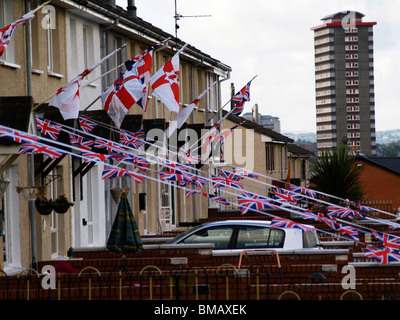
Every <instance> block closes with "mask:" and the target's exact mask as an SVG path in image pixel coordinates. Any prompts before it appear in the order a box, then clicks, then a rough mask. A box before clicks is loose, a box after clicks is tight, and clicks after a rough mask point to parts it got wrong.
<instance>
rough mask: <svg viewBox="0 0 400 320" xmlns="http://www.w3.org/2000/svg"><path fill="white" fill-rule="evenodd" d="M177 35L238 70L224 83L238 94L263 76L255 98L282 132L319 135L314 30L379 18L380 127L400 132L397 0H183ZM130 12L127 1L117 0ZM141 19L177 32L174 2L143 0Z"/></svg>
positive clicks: (376, 37) (226, 92) (376, 41)
mask: <svg viewBox="0 0 400 320" xmlns="http://www.w3.org/2000/svg"><path fill="white" fill-rule="evenodd" d="M176 1H177V12H178V14H180V15H183V16H195V15H210V16H211V17H184V18H181V19H180V21H179V22H178V24H179V26H180V28H179V29H178V37H179V38H180V39H181V40H183V41H185V42H187V43H189V44H191V45H193V46H195V47H196V48H198V49H199V50H201V51H203V52H204V53H207V54H209V55H211V56H212V57H213V58H215V59H217V60H220V61H221V62H223V63H225V64H227V65H229V66H230V67H231V68H232V73H231V78H230V79H229V80H228V81H226V82H225V84H224V86H223V93H222V94H223V103H225V102H226V101H227V100H229V95H230V84H231V83H234V84H235V88H236V91H238V90H239V89H240V88H242V87H243V86H244V85H245V84H246V83H247V82H248V81H249V80H250V79H251V78H253V77H254V76H255V75H257V78H256V79H254V81H253V82H252V85H251V90H250V92H251V93H250V96H251V101H250V102H247V103H246V107H245V111H244V112H247V111H251V108H252V107H253V105H254V104H258V107H259V112H260V113H261V114H263V115H272V116H277V117H279V118H280V121H281V131H282V132H291V131H307V132H315V130H316V124H315V83H314V81H315V78H314V48H313V46H314V39H313V32H312V31H311V30H310V28H311V27H314V26H317V25H320V24H321V23H322V21H321V18H323V17H325V16H327V15H329V14H332V13H336V12H338V11H344V10H354V11H359V12H361V13H363V14H364V15H365V17H364V18H363V21H368V22H370V21H375V22H377V25H375V26H374V67H375V118H376V120H375V121H376V130H377V131H382V130H391V129H400V19H399V17H398V13H399V12H400V11H399V10H400V1H395V0H379V1H378V0H352V1H345V0H328V1H320V0H303V1H301V0H279V1H277V0H274V1H272V0H247V1H239V0H201V1H199V0H176ZM117 4H118V5H119V6H121V7H123V8H125V9H126V5H127V1H126V0H117ZM135 4H136V7H137V15H138V17H140V18H142V19H143V20H145V21H147V22H150V23H151V24H153V25H154V26H156V27H159V28H161V29H162V30H164V31H166V32H168V33H170V34H172V35H175V28H174V25H175V20H174V15H175V0H136V1H135Z"/></svg>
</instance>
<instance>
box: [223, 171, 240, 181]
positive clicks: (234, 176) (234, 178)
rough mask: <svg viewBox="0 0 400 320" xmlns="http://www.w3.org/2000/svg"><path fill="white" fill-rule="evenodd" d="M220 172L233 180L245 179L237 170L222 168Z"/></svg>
mask: <svg viewBox="0 0 400 320" xmlns="http://www.w3.org/2000/svg"><path fill="white" fill-rule="evenodd" d="M220 174H221V175H222V176H223V177H224V178H226V179H230V180H233V181H239V180H241V179H243V176H241V175H237V174H236V173H235V172H230V171H228V170H222V169H221V170H220Z"/></svg>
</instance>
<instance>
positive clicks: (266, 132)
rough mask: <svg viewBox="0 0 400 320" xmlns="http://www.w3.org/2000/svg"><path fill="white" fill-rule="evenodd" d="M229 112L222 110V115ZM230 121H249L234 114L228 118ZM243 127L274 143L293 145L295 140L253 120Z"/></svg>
mask: <svg viewBox="0 0 400 320" xmlns="http://www.w3.org/2000/svg"><path fill="white" fill-rule="evenodd" d="M227 112H228V111H226V110H222V115H223V116H224V115H226V114H227ZM228 120H230V121H232V122H234V123H241V122H242V121H244V120H247V119H245V118H243V117H237V116H235V115H233V114H230V115H229V116H228ZM242 127H245V128H248V129H253V130H254V131H256V132H258V133H260V134H264V135H266V136H269V137H271V138H272V139H273V140H274V141H280V142H286V143H293V142H294V140H293V139H291V138H289V137H287V136H284V135H283V134H280V133H278V132H276V131H274V130H271V129H268V128H265V127H263V126H262V125H259V124H258V123H255V122H253V121H251V120H247V121H246V122H245V123H243V124H242Z"/></svg>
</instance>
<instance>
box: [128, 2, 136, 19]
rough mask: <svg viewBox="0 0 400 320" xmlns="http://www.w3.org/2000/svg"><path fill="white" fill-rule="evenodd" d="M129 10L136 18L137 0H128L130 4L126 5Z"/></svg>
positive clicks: (130, 14)
mask: <svg viewBox="0 0 400 320" xmlns="http://www.w3.org/2000/svg"><path fill="white" fill-rule="evenodd" d="M126 9H127V10H128V14H129V16H131V17H133V18H136V6H135V0H128V6H127V7H126Z"/></svg>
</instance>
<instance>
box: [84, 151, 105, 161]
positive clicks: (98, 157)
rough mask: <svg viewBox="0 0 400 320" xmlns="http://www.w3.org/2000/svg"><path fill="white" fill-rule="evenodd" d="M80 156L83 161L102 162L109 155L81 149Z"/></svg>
mask: <svg viewBox="0 0 400 320" xmlns="http://www.w3.org/2000/svg"><path fill="white" fill-rule="evenodd" d="M82 157H83V160H84V162H104V161H106V160H107V159H109V158H110V157H111V156H110V155H107V154H102V153H97V152H90V151H82Z"/></svg>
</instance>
